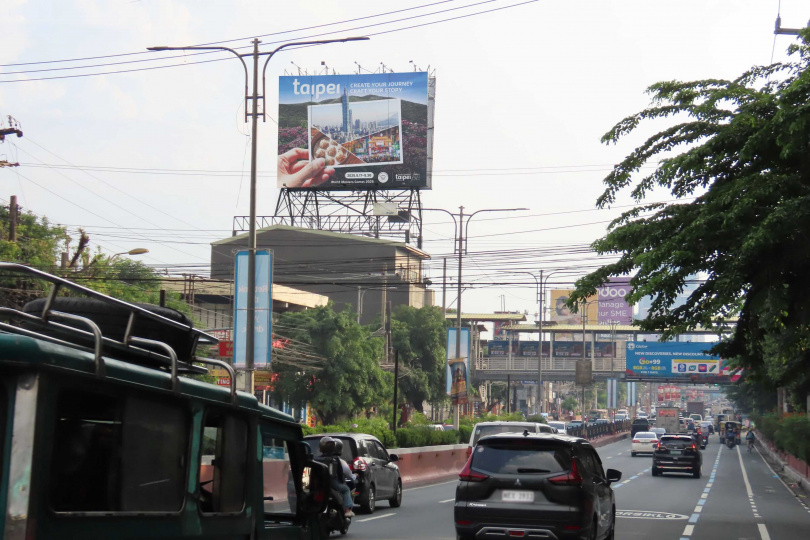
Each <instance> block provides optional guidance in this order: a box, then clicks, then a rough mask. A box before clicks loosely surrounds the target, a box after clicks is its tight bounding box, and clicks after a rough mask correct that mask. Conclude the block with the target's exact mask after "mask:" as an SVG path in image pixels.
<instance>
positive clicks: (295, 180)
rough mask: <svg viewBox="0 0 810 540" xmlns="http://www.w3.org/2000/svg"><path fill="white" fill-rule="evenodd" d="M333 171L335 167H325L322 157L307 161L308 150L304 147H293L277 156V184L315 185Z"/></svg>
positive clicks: (290, 186) (296, 186)
mask: <svg viewBox="0 0 810 540" xmlns="http://www.w3.org/2000/svg"><path fill="white" fill-rule="evenodd" d="M334 173H335V169H334V168H333V167H326V160H324V159H323V158H318V159H314V160H312V161H309V152H308V151H307V150H306V149H304V148H293V149H292V150H288V151H287V152H284V153H283V154H281V155H280V156H278V184H279V185H281V186H283V187H287V188H310V187H316V186H319V185H321V184H323V183H324V182H326V181H327V180H329V178H330V177H331V176H332V175H333V174H334Z"/></svg>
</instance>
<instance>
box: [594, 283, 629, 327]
mask: <svg viewBox="0 0 810 540" xmlns="http://www.w3.org/2000/svg"><path fill="white" fill-rule="evenodd" d="M628 294H630V278H611V279H610V281H609V282H608V283H605V285H604V286H603V287H600V288H599V289H597V297H598V298H599V315H598V317H599V324H610V323H616V324H624V325H629V324H630V323H632V322H633V308H632V307H631V306H630V304H628V303H627V300H625V299H624V298H625V296H627V295H628Z"/></svg>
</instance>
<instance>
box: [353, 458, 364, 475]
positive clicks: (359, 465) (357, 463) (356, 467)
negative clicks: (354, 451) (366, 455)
mask: <svg viewBox="0 0 810 540" xmlns="http://www.w3.org/2000/svg"><path fill="white" fill-rule="evenodd" d="M352 470H353V471H355V472H357V471H365V470H366V462H365V461H363V458H359V457H356V458H354V461H352Z"/></svg>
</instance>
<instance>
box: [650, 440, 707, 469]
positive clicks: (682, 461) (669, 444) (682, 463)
mask: <svg viewBox="0 0 810 540" xmlns="http://www.w3.org/2000/svg"><path fill="white" fill-rule="evenodd" d="M702 466H703V454H702V453H701V452H700V448H699V447H698V443H697V440H696V439H695V437H693V436H692V435H662V436H661V439H660V440H659V441H658V448H656V449H655V452H653V463H652V475H653V476H660V475H661V474H663V473H665V472H678V473H690V474H691V475H692V476H694V477H695V478H700V476H701V467H702Z"/></svg>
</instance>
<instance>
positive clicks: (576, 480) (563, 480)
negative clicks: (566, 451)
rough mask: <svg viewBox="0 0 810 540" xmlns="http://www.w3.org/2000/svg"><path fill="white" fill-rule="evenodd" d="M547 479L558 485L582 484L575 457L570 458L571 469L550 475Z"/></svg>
mask: <svg viewBox="0 0 810 540" xmlns="http://www.w3.org/2000/svg"><path fill="white" fill-rule="evenodd" d="M548 481H549V482H551V483H552V484H557V485H560V486H576V485H580V484H582V477H581V476H580V475H579V471H578V470H577V460H576V458H575V459H572V460H571V470H570V471H568V473H566V474H560V475H557V476H552V477H551V478H549V479H548Z"/></svg>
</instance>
